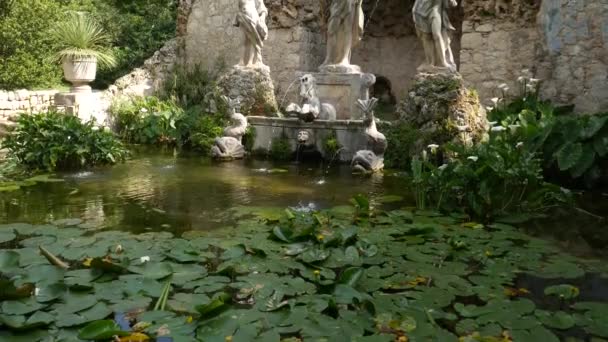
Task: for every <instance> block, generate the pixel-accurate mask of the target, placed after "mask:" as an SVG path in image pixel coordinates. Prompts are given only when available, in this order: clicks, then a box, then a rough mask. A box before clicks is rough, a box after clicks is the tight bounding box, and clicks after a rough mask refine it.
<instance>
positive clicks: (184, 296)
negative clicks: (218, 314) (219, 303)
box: [167, 293, 211, 313]
mask: <svg viewBox="0 0 608 342" xmlns="http://www.w3.org/2000/svg"><path fill="white" fill-rule="evenodd" d="M210 302H211V300H210V299H209V297H208V296H207V295H205V294H200V293H176V294H174V295H173V297H171V299H169V300H168V301H167V305H168V307H169V308H170V309H171V311H175V312H185V313H196V312H197V310H196V306H199V305H206V304H209V303H210Z"/></svg>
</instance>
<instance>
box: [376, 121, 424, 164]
mask: <svg viewBox="0 0 608 342" xmlns="http://www.w3.org/2000/svg"><path fill="white" fill-rule="evenodd" d="M379 129H380V131H381V132H382V133H384V135H385V136H386V140H387V141H388V147H387V149H386V153H385V154H384V165H385V166H386V167H387V168H392V169H401V170H407V169H409V167H410V161H411V154H412V151H414V150H415V145H416V143H417V142H418V141H421V139H422V136H421V134H420V131H419V130H417V129H415V128H413V127H412V126H411V125H409V124H407V123H404V122H401V121H395V122H392V123H390V124H382V125H381V126H380V128H379Z"/></svg>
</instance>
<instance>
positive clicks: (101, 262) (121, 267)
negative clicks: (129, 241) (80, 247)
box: [91, 257, 129, 274]
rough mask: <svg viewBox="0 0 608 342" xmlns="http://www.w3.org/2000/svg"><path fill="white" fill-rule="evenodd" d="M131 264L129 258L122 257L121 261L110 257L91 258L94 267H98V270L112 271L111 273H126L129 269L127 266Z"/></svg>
mask: <svg viewBox="0 0 608 342" xmlns="http://www.w3.org/2000/svg"><path fill="white" fill-rule="evenodd" d="M128 265H129V261H128V259H126V258H125V259H122V260H121V261H119V262H115V261H113V260H111V259H108V258H99V257H97V258H93V259H92V260H91V268H93V269H97V270H102V271H104V272H110V273H118V274H120V273H125V272H126V270H127V267H128Z"/></svg>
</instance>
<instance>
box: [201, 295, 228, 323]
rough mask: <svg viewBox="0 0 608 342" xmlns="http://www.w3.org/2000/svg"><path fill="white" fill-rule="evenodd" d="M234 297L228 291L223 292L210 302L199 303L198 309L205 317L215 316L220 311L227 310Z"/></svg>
mask: <svg viewBox="0 0 608 342" xmlns="http://www.w3.org/2000/svg"><path fill="white" fill-rule="evenodd" d="M231 300H232V297H231V296H230V295H229V294H227V293H221V294H219V295H218V296H216V297H215V298H214V299H213V300H212V301H211V302H210V303H208V304H203V305H197V306H196V311H198V312H199V313H200V314H201V317H203V318H209V317H214V316H216V315H218V314H219V313H221V312H223V311H225V310H227V309H228V308H229V306H230V302H231Z"/></svg>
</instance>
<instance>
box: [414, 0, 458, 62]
mask: <svg viewBox="0 0 608 342" xmlns="http://www.w3.org/2000/svg"><path fill="white" fill-rule="evenodd" d="M449 6H452V7H456V6H458V3H457V2H456V0H416V2H415V3H414V8H413V10H412V12H413V14H414V22H415V23H416V32H417V33H418V37H420V39H421V40H422V45H423V47H424V53H425V55H426V64H427V65H428V66H431V67H440V68H447V69H449V70H451V71H456V63H455V62H454V55H453V54H452V48H451V47H450V37H449V34H448V31H450V30H455V28H454V26H452V24H451V23H450V18H449V17H448V12H447V9H448V7H449ZM425 66H426V65H425ZM423 67H424V66H423Z"/></svg>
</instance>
